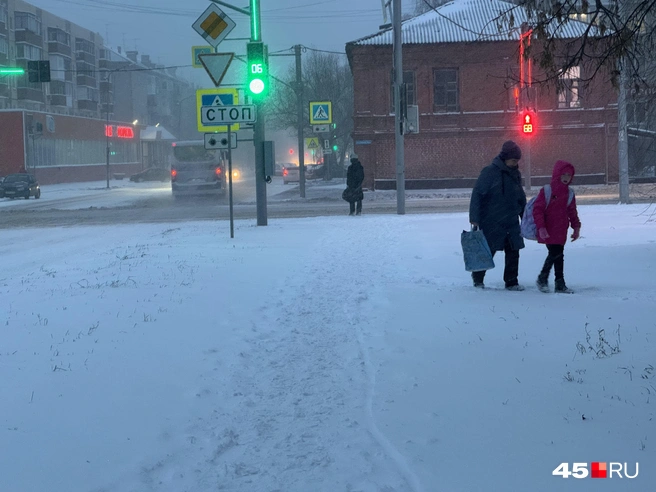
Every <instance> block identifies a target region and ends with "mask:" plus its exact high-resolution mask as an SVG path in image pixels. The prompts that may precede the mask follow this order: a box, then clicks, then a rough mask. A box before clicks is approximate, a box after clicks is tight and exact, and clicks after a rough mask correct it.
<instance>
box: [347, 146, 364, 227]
mask: <svg viewBox="0 0 656 492" xmlns="http://www.w3.org/2000/svg"><path fill="white" fill-rule="evenodd" d="M363 181H364V168H363V167H362V164H361V163H360V159H358V155H357V154H355V153H353V154H351V165H350V166H349V167H348V170H347V171H346V187H347V188H348V190H349V196H350V199H349V215H353V214H355V215H360V214H362V199H363V198H364V193H363V192H362V182H363ZM356 204H357V206H356Z"/></svg>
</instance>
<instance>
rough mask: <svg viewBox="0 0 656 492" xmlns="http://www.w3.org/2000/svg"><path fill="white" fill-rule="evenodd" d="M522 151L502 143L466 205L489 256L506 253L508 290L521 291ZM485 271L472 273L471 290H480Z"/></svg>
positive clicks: (482, 285) (504, 276)
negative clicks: (472, 283)
mask: <svg viewBox="0 0 656 492" xmlns="http://www.w3.org/2000/svg"><path fill="white" fill-rule="evenodd" d="M521 158H522V151H521V149H520V148H519V146H518V145H517V144H516V143H515V142H513V141H512V140H508V141H507V142H505V143H504V144H503V147H502V148H501V152H500V153H499V155H498V156H497V157H495V158H494V160H493V161H492V164H490V165H489V166H487V167H484V168H483V170H482V171H481V174H480V176H479V177H478V180H477V181H476V186H474V190H473V191H472V196H471V202H470V203H469V221H470V222H471V224H472V226H474V227H479V228H480V229H481V230H482V231H483V234H485V238H486V239H487V242H488V244H489V246H490V250H491V251H492V254H494V253H496V252H497V251H504V252H505V260H506V261H505V268H504V271H503V280H504V282H505V284H506V289H508V290H524V287H522V286H521V285H519V283H518V280H517V277H518V274H519V250H520V249H522V248H523V247H524V239H523V238H522V236H521V234H520V227H519V220H520V218H521V216H522V214H523V213H524V207H526V194H525V193H524V190H523V188H522V175H521V173H520V172H519V169H518V166H519V160H520V159H521ZM484 278H485V271H481V272H472V279H473V281H474V287H480V288H483V287H484V286H485V285H484V283H483V280H484Z"/></svg>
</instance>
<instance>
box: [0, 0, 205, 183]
mask: <svg viewBox="0 0 656 492" xmlns="http://www.w3.org/2000/svg"><path fill="white" fill-rule="evenodd" d="M32 60H49V61H50V77H51V80H50V82H45V83H31V82H29V80H28V76H27V74H25V75H22V76H16V75H12V76H1V75H0V175H5V174H9V173H11V172H19V171H24V170H28V171H30V172H33V173H35V174H38V175H39V180H40V181H41V182H42V183H48V182H67V181H86V180H96V179H104V177H105V176H106V173H107V166H106V163H107V155H108V154H109V155H110V165H111V171H112V173H132V172H135V171H138V170H140V169H141V168H143V167H144V166H145V165H153V164H156V163H154V162H145V161H144V154H146V155H153V152H152V150H151V152H148V151H145V152H144V149H151V148H152V144H151V143H147V144H146V143H143V142H142V141H141V130H142V129H145V128H146V127H147V126H148V125H153V126H154V125H158V124H159V126H162V127H166V128H167V130H169V131H170V132H172V133H173V134H174V135H176V136H179V137H180V136H187V135H189V134H190V132H191V131H192V130H193V131H195V121H194V115H195V112H194V110H193V107H191V106H188V104H189V103H191V104H193V103H194V101H193V97H191V96H190V94H193V87H192V86H191V84H189V83H188V82H186V81H184V80H181V79H180V78H179V77H177V76H176V74H175V72H173V71H171V70H166V69H165V68H164V67H163V66H161V65H156V64H153V63H151V62H150V59H149V57H148V56H147V55H142V56H141V59H140V60H138V53H136V52H128V53H126V54H125V55H123V54H122V53H121V49H120V48H119V49H117V50H112V49H110V48H108V47H106V46H105V43H104V40H103V38H102V36H100V35H99V34H98V33H95V32H93V31H91V30H89V29H85V28H83V27H81V26H78V25H76V24H74V23H72V22H70V21H68V20H66V19H62V18H61V17H58V16H56V15H54V14H52V13H50V12H47V11H45V10H42V9H40V8H37V7H36V6H34V5H31V4H29V3H27V2H24V1H23V0H0V67H22V68H24V69H26V71H27V66H28V62H29V61H32ZM185 103H186V104H187V105H186V106H185ZM135 121H136V122H137V123H135Z"/></svg>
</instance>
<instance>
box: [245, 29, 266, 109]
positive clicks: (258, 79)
mask: <svg viewBox="0 0 656 492" xmlns="http://www.w3.org/2000/svg"><path fill="white" fill-rule="evenodd" d="M246 54H247V58H248V65H247V67H248V80H247V85H246V91H247V93H248V94H250V96H251V97H252V98H253V100H255V101H261V100H263V99H264V97H266V95H267V93H268V92H269V61H268V59H267V58H268V57H267V49H266V46H265V45H264V43H262V42H261V41H251V42H250V43H248V45H247V47H246Z"/></svg>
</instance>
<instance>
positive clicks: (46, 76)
mask: <svg viewBox="0 0 656 492" xmlns="http://www.w3.org/2000/svg"><path fill="white" fill-rule="evenodd" d="M27 78H28V80H29V81H30V82H31V83H33V84H36V83H39V82H50V62H49V61H48V60H33V61H28V62H27Z"/></svg>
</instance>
